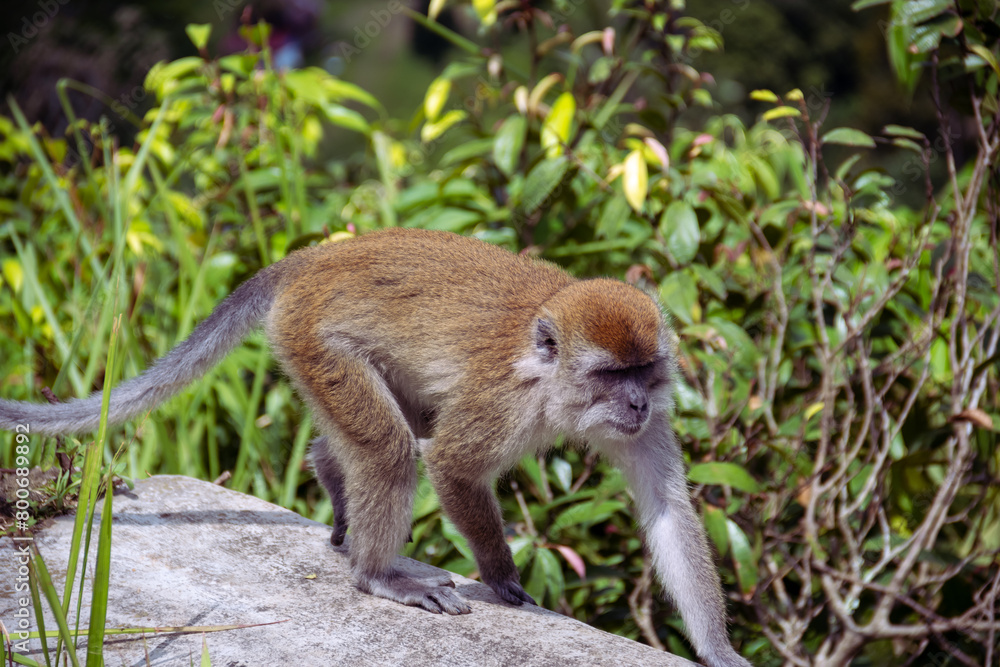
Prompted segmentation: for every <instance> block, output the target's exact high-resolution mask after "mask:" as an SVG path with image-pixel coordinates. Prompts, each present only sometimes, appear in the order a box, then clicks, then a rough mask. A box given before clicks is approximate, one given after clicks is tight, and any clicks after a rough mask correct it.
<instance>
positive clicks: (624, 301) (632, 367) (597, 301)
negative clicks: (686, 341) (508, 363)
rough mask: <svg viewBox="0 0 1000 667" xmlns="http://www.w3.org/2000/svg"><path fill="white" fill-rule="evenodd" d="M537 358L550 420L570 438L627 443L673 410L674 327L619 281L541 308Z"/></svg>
mask: <svg viewBox="0 0 1000 667" xmlns="http://www.w3.org/2000/svg"><path fill="white" fill-rule="evenodd" d="M533 333H534V341H533V345H532V347H531V355H530V358H529V359H528V360H525V362H526V363H522V364H521V365H520V367H521V368H522V369H525V370H528V369H529V368H530V371H531V374H532V375H534V376H535V377H537V378H538V379H539V380H540V381H541V383H542V388H543V391H544V396H545V401H546V410H545V414H546V416H547V417H548V418H549V419H550V420H551V421H552V422H553V425H554V426H555V427H556V428H558V429H559V430H561V431H564V432H565V433H567V435H571V436H576V437H581V438H584V439H587V440H590V439H594V438H597V439H601V440H623V439H629V438H632V437H634V436H637V435H638V434H640V433H641V432H642V431H643V429H644V428H645V427H646V425H647V424H648V423H649V420H650V415H651V414H655V413H656V412H658V411H661V410H666V409H668V408H669V406H670V375H671V372H670V364H671V360H670V354H669V349H668V344H667V340H668V338H667V337H668V329H667V326H666V323H665V322H664V320H663V314H662V313H661V312H660V308H659V306H658V305H657V304H656V302H654V301H653V299H651V298H650V297H649V296H648V295H646V294H645V293H643V292H642V291H640V290H638V289H636V288H635V287H631V286H629V285H626V284H624V283H621V282H619V281H617V280H608V279H595V280H586V281H580V282H575V283H572V284H571V285H569V286H568V287H566V288H564V289H562V290H560V291H559V292H557V293H556V294H555V295H554V296H553V297H552V298H551V299H549V300H548V301H547V302H546V303H545V304H543V306H542V308H541V311H540V313H539V314H538V316H537V317H536V318H535V320H534V332H533Z"/></svg>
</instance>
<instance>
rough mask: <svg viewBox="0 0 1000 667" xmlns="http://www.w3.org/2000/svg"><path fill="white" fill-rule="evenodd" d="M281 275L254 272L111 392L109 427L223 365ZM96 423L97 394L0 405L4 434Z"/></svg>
mask: <svg viewBox="0 0 1000 667" xmlns="http://www.w3.org/2000/svg"><path fill="white" fill-rule="evenodd" d="M280 273H281V272H280V270H279V268H278V265H272V266H270V267H267V268H265V269H263V270H262V271H260V272H258V273H257V274H256V275H255V276H254V277H253V278H251V279H250V280H248V281H246V282H245V283H243V284H242V285H240V286H239V287H238V288H237V289H236V291H234V292H233V293H232V294H230V295H229V296H228V297H227V298H226V300H225V301H223V302H222V303H220V304H219V305H218V306H217V307H216V308H215V310H214V311H212V314H211V315H209V316H208V318H207V319H205V320H204V321H203V322H201V323H200V324H199V325H198V326H197V327H195V330H194V331H193V332H192V333H191V335H190V336H189V337H188V338H187V340H185V341H184V342H182V343H180V344H179V345H178V346H177V347H175V348H174V349H172V350H171V351H170V352H168V353H167V355H166V356H164V357H163V358H162V359H160V360H159V361H157V362H156V363H154V364H153V365H152V366H151V367H150V368H148V369H147V370H146V371H145V372H144V373H142V374H141V375H138V376H136V377H134V378H132V379H130V380H126V381H125V382H123V383H121V384H120V385H118V386H117V387H115V389H114V390H113V391H112V392H111V401H110V405H109V407H108V423H109V424H117V423H120V422H123V421H126V420H128V419H131V418H132V417H134V416H136V415H138V414H142V413H143V412H146V411H148V410H150V409H152V408H153V407H155V406H157V405H159V404H160V403H162V402H163V401H165V400H167V399H168V398H170V397H171V396H173V395H174V394H176V393H177V392H178V391H180V390H181V389H183V388H184V387H186V386H187V385H188V384H190V383H191V382H193V381H194V380H196V379H198V378H199V377H201V376H202V375H204V374H205V373H207V372H208V370H209V369H210V368H212V366H214V365H215V364H217V363H218V362H219V361H221V360H222V358H223V357H225V356H226V355H227V354H228V353H229V352H230V351H231V350H232V349H233V348H234V347H236V346H237V345H239V344H240V342H241V341H242V340H243V338H244V337H245V336H246V335H247V334H248V333H250V331H252V330H253V329H254V328H256V327H257V326H258V325H259V324H260V322H261V321H262V320H263V318H264V316H265V315H266V314H267V312H268V311H269V310H270V308H271V304H272V303H274V298H275V295H276V293H277V282H278V278H279V276H280ZM100 418H101V392H99V391H98V392H95V393H93V394H91V395H90V396H88V397H87V398H77V399H73V400H70V401H67V402H65V403H57V404H54V405H48V404H44V403H29V402H26V401H5V400H2V399H0V429H3V430H6V431H13V430H14V429H15V428H16V427H17V426H19V425H24V426H27V427H28V428H29V429H30V432H31V433H44V434H48V435H58V434H62V433H79V432H83V431H94V430H96V429H97V426H98V423H99V422H100Z"/></svg>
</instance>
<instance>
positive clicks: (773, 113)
mask: <svg viewBox="0 0 1000 667" xmlns="http://www.w3.org/2000/svg"><path fill="white" fill-rule="evenodd" d="M801 115H802V112H801V111H799V110H798V109H796V108H795V107H788V106H781V107H775V108H773V109H769V110H767V111H765V112H764V113H762V114H761V116H760V117H761V119H762V120H764V121H765V122H767V121H772V120H774V119H776V118H788V117H793V118H798V117H799V116H801Z"/></svg>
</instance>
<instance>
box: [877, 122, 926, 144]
mask: <svg viewBox="0 0 1000 667" xmlns="http://www.w3.org/2000/svg"><path fill="white" fill-rule="evenodd" d="M882 132H883V133H884V134H887V135H889V136H890V137H906V138H908V139H915V140H916V141H922V140H923V139H925V138H926V137H925V136H924V133H923V132H920V131H919V130H914V129H913V128H912V127H906V126H905V125H891V124H890V125H886V126H885V127H883V128H882Z"/></svg>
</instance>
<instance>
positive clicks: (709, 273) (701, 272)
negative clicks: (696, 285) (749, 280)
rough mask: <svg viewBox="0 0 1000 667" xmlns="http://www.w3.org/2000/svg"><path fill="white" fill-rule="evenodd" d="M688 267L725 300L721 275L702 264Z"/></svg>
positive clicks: (725, 294) (724, 288) (707, 286)
mask: <svg viewBox="0 0 1000 667" xmlns="http://www.w3.org/2000/svg"><path fill="white" fill-rule="evenodd" d="M795 203H797V202H795ZM690 269H691V270H692V271H694V273H695V275H696V276H697V277H698V281H699V282H700V283H701V284H702V285H703V286H704V287H706V288H707V289H708V291H710V292H711V293H712V295H713V296H715V297H717V298H718V299H719V300H720V301H723V300H725V298H726V296H727V294H728V291H727V290H726V281H725V280H723V279H722V276H720V275H719V274H718V273H716V272H715V271H713V270H712V269H710V268H709V267H707V266H705V265H704V264H697V263H695V264H691V266H690ZM723 270H725V269H723Z"/></svg>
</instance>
